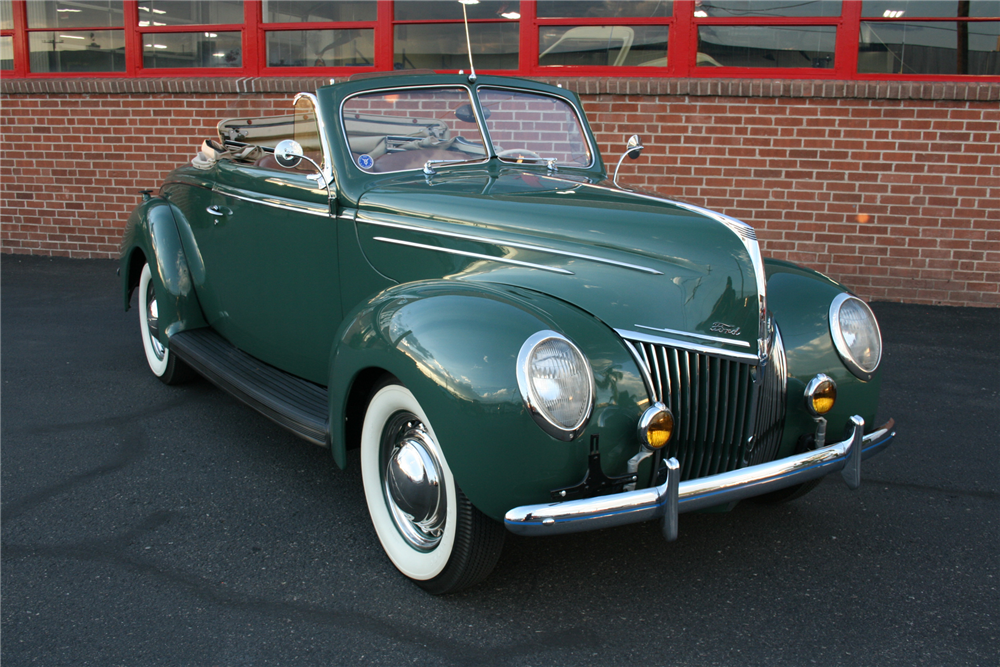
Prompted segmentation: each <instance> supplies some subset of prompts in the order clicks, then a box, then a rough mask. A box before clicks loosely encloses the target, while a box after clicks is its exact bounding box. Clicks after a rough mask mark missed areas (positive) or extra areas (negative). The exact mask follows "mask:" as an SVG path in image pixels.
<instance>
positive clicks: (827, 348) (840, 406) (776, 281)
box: [766, 260, 882, 456]
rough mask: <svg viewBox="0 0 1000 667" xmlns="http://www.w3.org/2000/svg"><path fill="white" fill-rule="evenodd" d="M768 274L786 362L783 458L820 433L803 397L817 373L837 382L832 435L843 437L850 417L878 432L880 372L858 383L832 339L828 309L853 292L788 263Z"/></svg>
mask: <svg viewBox="0 0 1000 667" xmlns="http://www.w3.org/2000/svg"><path fill="white" fill-rule="evenodd" d="M766 269H767V276H768V280H767V303H768V308H769V309H770V310H771V312H772V313H773V314H774V319H775V322H776V323H777V325H778V328H779V329H780V331H781V336H782V339H783V341H784V344H785V354H786V358H787V362H788V393H787V420H786V422H785V435H784V438H783V441H782V444H781V449H780V450H779V456H790V455H791V454H794V453H795V448H796V444H797V441H798V438H799V437H800V436H801V435H803V434H808V433H812V432H814V431H815V429H816V424H815V422H814V421H813V418H812V415H810V414H809V412H808V411H807V410H806V407H805V399H804V395H805V388H806V384H808V382H809V380H811V379H812V378H813V377H814V376H815V375H816V374H817V373H825V374H827V375H829V376H830V377H831V378H833V380H834V382H836V383H837V402H836V404H835V405H834V407H833V409H832V410H831V411H830V412H829V413H828V414H827V415H826V418H827V421H828V422H829V424H830V428H831V429H832V431H831V432H834V431H835V432H836V433H838V434H839V433H840V429H841V428H842V427H843V425H844V424H846V423H847V422H848V420H849V419H850V418H851V416H852V415H860V416H861V417H862V418H864V420H865V424H866V425H867V428H868V429H869V430H872V429H874V428H876V421H875V416H876V415H875V413H876V412H877V410H878V395H879V389H880V387H881V384H882V380H881V372H880V371H876V373H875V376H874V377H873V378H872V379H871V380H870V381H868V382H864V381H862V380H860V379H858V378H857V377H856V376H855V375H854V374H853V373H851V372H850V371H849V370H848V369H847V367H846V366H844V362H843V361H841V359H840V355H839V354H837V350H836V348H835V347H834V344H833V338H832V337H831V336H830V304H831V302H832V301H833V299H834V297H836V296H837V295H838V294H840V293H842V292H848V291H849V290H848V289H847V288H846V287H844V286H843V285H841V284H839V283H837V282H835V281H833V280H830V279H829V278H827V277H826V276H824V275H822V274H820V273H817V272H815V271H811V270H809V269H805V268H803V267H800V266H796V265H794V264H791V263H788V262H781V261H776V260H768V261H767V262H766Z"/></svg>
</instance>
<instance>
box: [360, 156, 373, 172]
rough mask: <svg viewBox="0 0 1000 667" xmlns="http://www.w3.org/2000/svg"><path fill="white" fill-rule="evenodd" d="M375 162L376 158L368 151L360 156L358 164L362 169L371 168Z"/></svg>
mask: <svg viewBox="0 0 1000 667" xmlns="http://www.w3.org/2000/svg"><path fill="white" fill-rule="evenodd" d="M373 164H375V160H373V159H372V156H371V155H368V154H367V153H366V154H364V155H359V156H358V166H359V167H361V168H362V169H371V168H372V165H373Z"/></svg>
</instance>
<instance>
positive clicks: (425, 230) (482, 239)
mask: <svg viewBox="0 0 1000 667" xmlns="http://www.w3.org/2000/svg"><path fill="white" fill-rule="evenodd" d="M357 221H358V222H363V223H366V224H369V225H375V226H377V227H391V228H393V229H403V230H406V231H410V232H419V233H421V234H430V235H432V236H447V237H449V238H453V239H462V240H465V241H477V242H479V243H492V244H496V245H501V246H509V247H511V248H520V249H522V250H535V251H537V252H544V253H548V254H550V255H560V256H562V257H574V258H576V259H583V260H586V261H588V262H598V263H600V264H609V265H611V266H618V267H621V268H623V269H631V270H632V271H641V272H643V273H649V274H652V275H654V276H662V275H663V272H662V271H657V270H656V269H651V268H649V267H648V266H640V265H639V264H629V263H628V262H619V261H616V260H613V259H606V258H604V257H595V256H594V255H584V254H582V253H577V252H569V251H567V250H556V249H555V248H547V247H545V246H540V245H533V244H530V243H519V242H517V241H504V240H502V239H497V238H492V237H489V236H475V235H473V234H460V233H458V232H446V231H443V230H440V229H431V228H429V227H420V226H418V225H408V224H405V223H401V222H388V221H384V220H377V219H375V218H372V217H370V214H368V213H362V214H359V215H358V216H357Z"/></svg>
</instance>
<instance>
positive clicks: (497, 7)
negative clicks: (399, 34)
mask: <svg viewBox="0 0 1000 667" xmlns="http://www.w3.org/2000/svg"><path fill="white" fill-rule="evenodd" d="M394 8H395V9H394V14H395V17H396V20H397V21H455V20H457V21H461V20H462V5H461V4H460V3H458V2H456V1H455V0H446V1H445V2H441V1H439V0H430V1H429V0H396V2H395V4H394ZM465 10H466V12H467V13H468V16H469V20H470V21H472V20H475V19H511V20H516V19H519V18H521V13H520V3H519V2H517V0H509V1H508V0H481V2H479V3H478V4H475V5H466V6H465Z"/></svg>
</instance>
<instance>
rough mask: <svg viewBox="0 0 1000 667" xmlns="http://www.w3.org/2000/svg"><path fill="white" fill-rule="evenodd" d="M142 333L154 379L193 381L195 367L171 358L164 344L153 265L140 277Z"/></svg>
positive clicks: (140, 320) (143, 344)
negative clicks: (161, 335) (192, 367)
mask: <svg viewBox="0 0 1000 667" xmlns="http://www.w3.org/2000/svg"><path fill="white" fill-rule="evenodd" d="M139 329H140V330H141V331H142V347H143V349H144V350H145V351H146V362H147V363H148V364H149V370H151V371H153V375H155V376H156V377H158V378H160V380H162V381H163V382H165V383H166V384H180V383H181V382H186V381H188V380H190V379H191V377H192V376H193V375H194V372H193V371H192V370H191V367H190V366H188V365H187V364H185V363H184V362H183V361H181V360H180V359H178V358H177V357H176V356H174V355H172V354H170V350H168V349H167V348H166V347H165V346H164V345H163V343H161V342H160V338H159V332H160V312H159V308H158V307H157V303H156V289H155V287H154V285H153V272H152V271H150V269H149V264H144V265H143V266H142V275H141V276H140V277H139Z"/></svg>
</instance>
